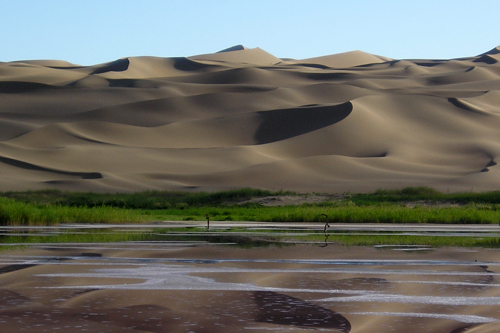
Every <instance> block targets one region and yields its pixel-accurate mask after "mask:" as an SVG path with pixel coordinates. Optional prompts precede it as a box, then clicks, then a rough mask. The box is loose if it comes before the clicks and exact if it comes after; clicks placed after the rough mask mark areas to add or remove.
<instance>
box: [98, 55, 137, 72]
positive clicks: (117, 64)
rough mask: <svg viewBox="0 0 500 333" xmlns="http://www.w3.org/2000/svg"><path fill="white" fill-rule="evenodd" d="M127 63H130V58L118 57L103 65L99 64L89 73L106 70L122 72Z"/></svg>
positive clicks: (125, 68)
mask: <svg viewBox="0 0 500 333" xmlns="http://www.w3.org/2000/svg"><path fill="white" fill-rule="evenodd" d="M129 65H130V60H128V58H124V59H118V60H115V61H112V62H109V63H107V64H104V65H103V66H99V67H98V68H96V69H95V70H94V71H93V72H92V73H90V74H91V75H93V74H102V73H107V72H124V71H126V70H127V69H128V66H129Z"/></svg>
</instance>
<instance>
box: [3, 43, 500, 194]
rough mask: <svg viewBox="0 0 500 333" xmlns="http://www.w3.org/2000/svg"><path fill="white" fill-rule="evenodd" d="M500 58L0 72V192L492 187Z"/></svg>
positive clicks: (179, 62) (131, 63)
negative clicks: (237, 188) (54, 189)
mask: <svg viewBox="0 0 500 333" xmlns="http://www.w3.org/2000/svg"><path fill="white" fill-rule="evenodd" d="M499 128H500V48H494V49H492V50H490V51H488V52H485V53H483V54H480V55H478V56H475V57H469V58H461V59H450V60H425V59H422V60H393V59H388V58H385V57H381V56H376V55H371V54H367V53H364V52H361V51H353V52H348V53H343V54H337V55H331V56H324V57H317V58H310V59H303V60H291V59H286V60H283V59H279V58H277V57H275V56H273V55H271V54H269V53H267V52H266V51H264V50H261V49H259V48H255V49H248V48H245V47H243V46H241V45H238V46H235V47H231V48H228V49H225V50H223V51H221V52H218V53H214V54H205V55H198V56H192V57H179V58H157V57H133V58H122V59H118V60H115V61H111V62H109V63H105V64H98V65H95V66H79V65H75V64H70V63H67V62H64V61H18V62H10V63H9V62H7V63H0V191H6V190H27V189H43V188H58V189H63V190H73V191H87V190H92V191H106V192H108V191H109V192H115V191H140V190H150V189H170V190H179V189H194V190H215V189H227V188H236V187H259V188H268V189H287V190H296V191H318V192H344V191H352V192H366V191H373V190H376V189H380V188H400V187H406V186H431V187H434V188H436V189H439V190H442V191H470V190H473V191H489V190H496V189H499V188H500V167H498V165H497V163H498V160H499V159H500V131H499V130H498V129H499Z"/></svg>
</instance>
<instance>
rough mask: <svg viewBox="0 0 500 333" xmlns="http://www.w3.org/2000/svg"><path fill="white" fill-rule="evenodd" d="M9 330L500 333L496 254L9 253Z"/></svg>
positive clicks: (294, 250)
mask: <svg viewBox="0 0 500 333" xmlns="http://www.w3.org/2000/svg"><path fill="white" fill-rule="evenodd" d="M0 286H1V287H0V324H2V331H3V332H19V331H21V330H25V331H29V332H55V331H59V332H85V331H87V332H97V331H99V332H122V331H124V330H125V329H127V330H129V331H131V332H242V331H248V332H267V331H283V332H308V331H311V329H313V330H318V331H329V332H373V333H375V332H377V333H378V332H389V331H395V332H415V331H420V332H439V333H443V332H454V333H456V332H465V331H464V329H466V328H467V329H468V330H467V332H497V331H498V330H499V329H500V322H499V320H500V310H499V309H500V255H499V254H498V251H496V250H483V249H475V250H464V249H434V250H430V251H425V252H418V253H416V252H403V251H394V250H391V249H375V248H363V247H342V246H336V245H329V246H327V247H324V248H321V247H319V246H313V245H296V246H286V247H281V248H277V247H268V248H253V249H240V248H233V247H226V246H214V245H212V246H208V245H207V246H193V244H189V246H188V244H186V246H182V245H181V244H178V243H177V244H175V246H173V245H172V246H171V245H169V244H168V243H163V244H158V243H155V244H150V243H143V244H123V245H121V246H119V247H118V246H116V245H112V244H109V245H105V244H96V245H89V244H86V245H78V244H69V245H66V246H62V247H61V246H52V247H51V246H50V245H47V246H43V245H39V246H36V247H31V248H28V249H25V250H11V251H3V252H2V253H1V256H0Z"/></svg>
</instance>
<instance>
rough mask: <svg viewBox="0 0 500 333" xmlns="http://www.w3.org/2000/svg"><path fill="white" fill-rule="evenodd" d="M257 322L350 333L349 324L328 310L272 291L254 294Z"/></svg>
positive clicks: (342, 317)
mask: <svg viewBox="0 0 500 333" xmlns="http://www.w3.org/2000/svg"><path fill="white" fill-rule="evenodd" d="M254 299H255V303H256V304H257V306H258V308H259V312H258V315H257V318H256V321H258V322H264V323H271V324H278V325H291V326H302V327H311V328H328V329H335V330H338V331H340V332H346V333H347V332H350V331H351V323H350V322H349V321H348V320H347V319H346V318H345V317H344V316H342V315H340V314H338V313H336V312H334V311H331V310H329V309H326V308H323V307H321V306H317V305H315V304H312V303H309V302H306V301H303V300H301V299H298V298H294V297H291V296H287V295H283V294H278V293H275V292H272V291H256V292H254Z"/></svg>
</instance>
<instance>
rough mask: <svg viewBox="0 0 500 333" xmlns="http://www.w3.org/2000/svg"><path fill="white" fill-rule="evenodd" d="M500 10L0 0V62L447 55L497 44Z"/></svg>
mask: <svg viewBox="0 0 500 333" xmlns="http://www.w3.org/2000/svg"><path fill="white" fill-rule="evenodd" d="M499 13H500V1H499V0H481V1H477V0H471V1H465V0H433V1H429V0H393V1H389V0H372V1H356V0H338V1H337V0H303V1H298V0H249V1H247V0H175V1H170V0H119V1H118V0H116V1H115V0H84V1H82V0H0V31H1V37H0V61H14V60H26V59H59V60H66V61H69V62H72V63H77V64H81V65H91V64H97V63H102V62H107V61H112V60H115V59H118V58H121V57H127V56H139V55H149V56H159V57H176V56H190V55H197V54H204V53H213V52H216V51H219V50H222V49H224V48H227V47H230V46H233V45H237V44H242V45H245V46H246V47H249V48H253V47H260V48H261V49H264V50H266V51H267V52H269V53H272V54H273V55H275V56H277V57H280V58H295V59H305V58H310V57H316V56H323V55H329V54H335V53H340V52H347V51H353V50H362V51H365V52H369V53H373V54H377V55H382V56H386V57H390V58H394V59H408V58H420V59H442V58H444V59H448V58H458V57H466V56H474V55H477V54H480V53H483V52H486V51H488V50H490V49H492V48H494V47H496V46H499V45H500V29H499V25H498V24H499V22H500V21H499Z"/></svg>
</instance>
